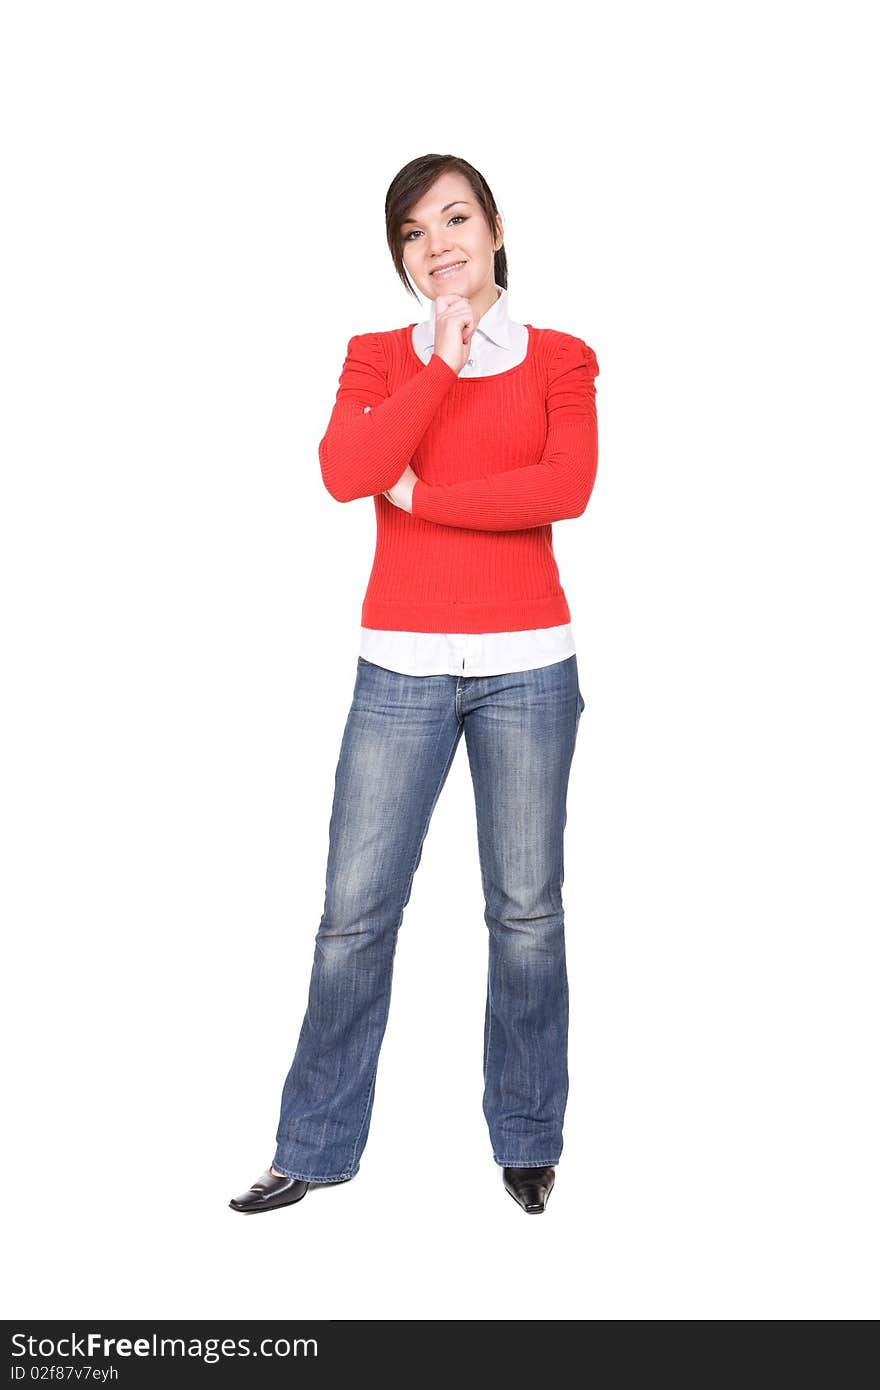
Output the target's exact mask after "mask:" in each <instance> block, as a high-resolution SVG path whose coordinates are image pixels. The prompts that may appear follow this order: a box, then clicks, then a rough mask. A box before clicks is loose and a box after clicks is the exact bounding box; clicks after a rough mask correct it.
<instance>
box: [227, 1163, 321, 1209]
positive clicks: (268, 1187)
mask: <svg viewBox="0 0 880 1390" xmlns="http://www.w3.org/2000/svg"><path fill="white" fill-rule="evenodd" d="M308 1190H309V1184H308V1183H307V1182H306V1181H305V1179H304V1178H279V1177H278V1176H277V1175H276V1174H275V1173H273V1172H272V1169H271V1168H267V1169H266V1171H265V1173H261V1174H260V1176H259V1177H258V1178H257V1181H256V1182H255V1183H251V1186H250V1187H249V1188H248V1190H247V1192H242V1194H241V1196H240V1197H233V1198H232V1201H231V1202H230V1203H229V1205H230V1206H231V1207H232V1209H233V1211H247V1212H254V1211H274V1210H275V1208H276V1207H289V1206H291V1205H292V1203H293V1202H301V1201H302V1199H303V1197H305V1195H306V1193H307V1192H308Z"/></svg>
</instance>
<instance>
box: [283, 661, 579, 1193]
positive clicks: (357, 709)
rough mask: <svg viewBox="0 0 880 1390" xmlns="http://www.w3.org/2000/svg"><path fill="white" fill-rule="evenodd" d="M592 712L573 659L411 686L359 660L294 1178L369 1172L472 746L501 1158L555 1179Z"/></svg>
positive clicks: (303, 1064)
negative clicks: (412, 903) (411, 932)
mask: <svg viewBox="0 0 880 1390" xmlns="http://www.w3.org/2000/svg"><path fill="white" fill-rule="evenodd" d="M584 704H585V702H584V699H583V696H582V694H581V691H580V686H579V682H578V670H577V657H576V656H570V657H568V658H567V659H565V660H564V661H557V662H553V663H552V664H551V665H549V666H540V667H536V668H534V669H532V670H528V671H513V672H509V673H507V674H505V675H493V676H451V675H438V676H407V675H402V674H400V673H399V672H397V671H390V670H388V669H386V668H385V667H383V666H377V665H374V664H373V663H372V662H370V661H366V660H364V658H363V657H358V664H357V676H356V680H355V686H354V694H353V699H352V703H351V708H350V710H349V713H348V718H347V721H346V725H345V731H344V733H343V737H342V747H341V750H340V755H339V762H338V766H337V769H336V784H335V792H334V797H333V810H332V814H331V818H330V850H329V857H328V862H327V879H326V896H325V902H324V912H323V915H322V917H321V922H320V926H319V928H318V932H317V936H316V938H315V953H314V961H313V966H312V973H311V980H310V984H309V995H308V1005H307V1008H306V1013H305V1017H304V1019H303V1023H302V1028H301V1030H300V1035H299V1041H298V1043H297V1047H296V1053H295V1055H294V1058H293V1062H292V1064H291V1067H290V1071H289V1072H288V1075H287V1078H286V1081H285V1083H284V1088H283V1093H282V1099H281V1115H280V1120H279V1123H278V1131H277V1135H276V1142H277V1149H276V1152H275V1156H274V1158H273V1160H272V1164H273V1167H275V1168H276V1169H278V1171H279V1172H282V1173H284V1174H286V1175H287V1176H288V1177H292V1178H304V1179H308V1181H310V1182H344V1181H347V1180H348V1179H349V1178H352V1177H354V1175H355V1173H356V1172H357V1171H358V1168H359V1166H360V1160H361V1155H362V1153H363V1150H364V1147H365V1145H366V1142H367V1136H368V1133H369V1128H370V1116H371V1113H372V1109H373V1099H374V1095H375V1086H376V1070H377V1066H378V1061H379V1052H380V1048H381V1046H382V1040H383V1037H384V1034H385V1027H386V1023H387V1020H388V1010H389V1006H390V1002H391V979H392V969H393V962H394V954H395V950H396V946H397V936H398V929H399V927H400V925H401V921H402V919H403V912H404V908H405V907H406V905H407V903H408V902H409V898H410V892H411V889H412V882H413V877H414V875H415V871H416V869H417V868H418V865H419V861H420V859H421V856H422V845H423V843H424V839H425V836H426V834H427V830H428V826H429V824H430V821H431V815H432V813H433V810H434V807H435V805H436V804H437V800H438V798H439V796H440V793H441V791H442V789H443V785H444V783H445V781H446V778H447V776H448V773H449V769H450V767H451V766H452V759H453V758H454V756H455V752H456V749H457V748H458V743H459V740H460V738H461V736H462V734H464V738H465V744H466V747H467V753H468V761H469V763H470V770H471V778H472V781H473V786H474V796H475V802H476V812H477V836H478V844H479V855H480V868H481V872H482V881H483V894H484V898H485V912H484V920H485V922H486V925H487V927H488V983H487V994H486V1014H485V1026H484V1033H483V1079H484V1092H483V1112H484V1115H485V1118H486V1123H487V1125H488V1129H489V1137H490V1141H491V1145H492V1153H493V1157H494V1159H495V1162H496V1163H498V1164H501V1165H504V1166H512V1167H521V1168H528V1167H543V1166H545V1165H549V1164H553V1165H555V1164H556V1163H558V1161H559V1157H560V1154H561V1152H562V1125H563V1118H564V1114H565V1106H566V1102H567V1099H568V976H567V972H566V960H565V936H564V912H563V904H562V883H563V831H564V829H565V823H566V798H567V792H568V782H569V771H570V767H571V760H572V756H573V754H574V749H575V743H576V739H577V730H578V725H579V722H580V717H581V713H582V711H583V709H584ZM451 1147H453V1146H452V1145H450V1144H446V1145H445V1146H444V1148H443V1151H444V1152H447V1153H448V1152H449V1151H450V1148H451Z"/></svg>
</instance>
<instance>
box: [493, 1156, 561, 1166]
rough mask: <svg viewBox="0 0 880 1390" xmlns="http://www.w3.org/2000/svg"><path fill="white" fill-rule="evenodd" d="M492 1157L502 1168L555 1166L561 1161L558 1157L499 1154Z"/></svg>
mask: <svg viewBox="0 0 880 1390" xmlns="http://www.w3.org/2000/svg"><path fill="white" fill-rule="evenodd" d="M492 1157H493V1158H494V1159H495V1162H496V1163H497V1164H498V1165H499V1167H501V1168H555V1167H556V1165H557V1164H558V1162H559V1159H558V1158H499V1157H498V1155H497V1154H493V1155H492Z"/></svg>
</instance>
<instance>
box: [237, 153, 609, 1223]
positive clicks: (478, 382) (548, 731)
mask: <svg viewBox="0 0 880 1390" xmlns="http://www.w3.org/2000/svg"><path fill="white" fill-rule="evenodd" d="M385 208H386V231H387V236H388V244H389V247H390V249H391V254H392V258H393V260H394V264H395V268H396V270H397V273H398V275H399V276H400V278H401V280H402V281H403V283H404V285H406V287H407V289H408V290H409V292H410V293H414V291H413V289H412V286H411V283H410V281H411V282H413V283H414V284H415V286H416V288H417V289H418V290H420V291H421V292H422V294H423V295H424V296H425V297H426V298H427V299H428V300H430V301H431V315H430V318H429V319H427V320H426V321H425V322H423V323H419V324H410V325H408V326H407V327H406V328H400V329H395V330H391V331H388V332H381V333H365V334H361V335H358V336H356V337H354V338H352V339H351V340H350V342H349V344H348V352H347V355H346V358H345V362H344V364H343V368H342V375H341V377H340V380H339V389H338V392H337V395H336V401H335V404H334V407H333V411H332V414H331V417H330V421H329V424H328V427H327V431H326V433H325V435H324V438H323V439H322V440H321V443H320V445H319V451H318V452H319V458H320V463H321V471H322V476H323V480H324V483H325V485H326V487H327V489H328V490H329V492H330V493H331V495H332V496H333V497H334V498H336V499H337V500H338V501H340V502H349V501H352V500H354V499H355V498H362V497H372V498H373V499H374V505H375V511H376V523H377V535H376V552H375V558H374V562H373V568H372V572H371V574H370V578H369V583H368V586H367V591H366V596H365V598H364V601H363V607H362V614H361V620H362V627H361V647H360V655H359V656H358V661H357V674H356V680H355V685H354V693H353V699H352V704H351V708H350V711H349V714H348V719H347V722H346V726H345V731H344V733H343V738H342V748H341V752H340V756H339V762H338V766H337V770H336V785H335V793H334V799H333V810H332V815H331V820H330V850H329V859H328V864H327V878H326V897H325V904H324V912H323V916H322V918H321V922H320V926H319V928H318V932H317V936H316V939H315V953H314V962H313V966H312V974H311V981H310V985H309V997H308V1007H307V1010H306V1014H305V1018H304V1019H303V1023H302V1028H301V1031H300V1034H299V1041H298V1044H297V1048H296V1053H295V1056H294V1058H293V1063H292V1065H291V1067H290V1071H289V1073H288V1075H287V1079H286V1081H285V1083H284V1087H283V1093H282V1100H281V1115H280V1120H279V1124H278V1130H277V1134H276V1149H275V1154H274V1157H273V1160H272V1164H271V1165H270V1167H269V1168H267V1169H266V1170H265V1172H263V1173H262V1175H261V1176H260V1177H259V1178H258V1179H257V1181H256V1182H255V1183H253V1184H252V1186H251V1187H250V1188H249V1189H248V1191H247V1192H244V1193H243V1194H242V1195H241V1196H239V1197H236V1198H233V1199H232V1201H231V1202H230V1206H231V1207H233V1208H234V1209H235V1210H236V1211H243V1212H257V1211H272V1210H275V1209H277V1208H279V1207H282V1206H289V1205H290V1204H291V1203H293V1202H297V1201H299V1200H300V1199H301V1198H302V1197H304V1196H305V1194H306V1192H307V1191H308V1189H309V1186H310V1185H311V1184H317V1183H339V1182H347V1181H349V1180H350V1179H351V1178H353V1177H354V1175H355V1174H356V1173H357V1171H358V1168H359V1166H360V1160H361V1155H362V1153H363V1150H364V1147H365V1144H366V1141H367V1135H368V1132H369V1127H370V1116H371V1113H372V1108H373V1098H374V1089H375V1082H376V1070H377V1065H378V1059H379V1051H380V1048H381V1045H382V1040H383V1037H384V1033H385V1026H386V1022H387V1018H388V1009H389V1004H390V997H391V978H392V965H393V959H394V952H395V948H396V944H397V935H398V930H399V927H400V924H401V921H402V919H403V912H404V908H405V907H406V905H407V903H408V901H409V897H410V891H411V887H412V881H413V876H414V874H415V871H416V869H417V868H418V865H419V861H420V859H421V854H422V845H423V842H424V838H425V835H426V833H427V830H428V825H429V823H430V820H431V815H432V813H433V810H434V807H435V805H436V803H437V799H438V797H439V795H440V792H441V791H442V789H443V785H444V783H445V781H446V777H447V774H448V772H449V769H450V767H451V765H452V759H453V757H454V755H455V752H456V749H457V747H458V743H459V740H460V738H461V736H462V734H463V735H464V739H465V745H466V747H467V753H468V760H469V763H470V771H471V777H472V780H473V786H474V794H475V799H476V811H477V830H478V844H479V855H480V866H481V872H482V881H483V891H484V897H485V921H486V925H487V926H488V929H489V937H488V949H489V969H488V988H487V998H486V1014H485V1028H484V1039H483V1076H484V1083H485V1085H484V1095H483V1111H484V1114H485V1118H486V1123H487V1125H488V1129H489V1137H490V1141H491V1145H492V1154H493V1157H494V1160H495V1162H496V1163H497V1164H498V1165H499V1166H500V1167H501V1169H502V1174H503V1183H504V1187H505V1188H506V1190H507V1191H508V1192H509V1193H510V1194H511V1196H513V1197H514V1198H515V1199H516V1201H517V1202H518V1203H519V1205H520V1206H521V1207H522V1208H523V1210H525V1211H527V1212H529V1213H537V1212H542V1211H543V1210H544V1208H545V1205H546V1202H547V1198H548V1196H549V1193H550V1191H551V1189H552V1187H553V1183H554V1180H555V1170H556V1165H557V1163H558V1161H559V1157H560V1154H561V1151H562V1126H563V1117H564V1112H565V1106H566V1101H567V1097H568V1065H567V1043H568V979H567V974H566V961H565V943H564V913H563V904H562V882H563V831H564V827H565V823H566V795H567V790H568V781H569V770H570V767H571V760H572V755H573V753H574V748H575V741H576V736H577V729H578V723H579V720H580V716H581V711H582V710H583V708H584V699H583V696H582V694H581V690H580V686H579V681H578V668H577V657H576V655H575V648H574V641H573V638H572V630H571V626H570V616H571V615H570V612H569V608H568V604H567V601H566V597H565V594H564V592H563V589H562V586H561V584H560V580H559V574H558V570H557V566H556V561H555V559H554V555H553V539H552V523H553V522H554V521H560V520H562V519H563V518H570V517H577V516H580V515H581V514H582V512H583V511H584V509H585V507H586V505H587V502H588V500H589V497H590V493H591V491H592V488H593V482H594V479H595V475H596V464H597V452H598V451H597V427H596V404H595V384H594V383H595V377H596V375H597V373H598V364H597V362H596V357H595V354H594V353H593V350H592V348H590V347H588V346H587V345H586V343H585V342H584V341H583V340H582V339H580V338H577V337H574V336H572V335H570V334H568V333H563V332H560V331H557V330H554V329H548V328H534V327H533V326H532V325H531V324H520V323H516V322H514V321H513V320H512V319H511V318H510V317H509V315H508V303H507V258H506V254H505V251H504V245H503V243H504V229H503V225H502V220H501V217H500V215H499V213H498V209H497V207H496V204H495V200H494V198H493V196H492V193H491V191H490V189H489V187H488V185H487V183H486V181H485V179H484V178H483V177H482V175H481V174H480V173H479V172H478V171H477V170H476V169H474V168H473V166H472V165H470V164H468V163H467V162H466V161H465V160H463V159H459V158H456V157H454V156H451V155H442V156H441V155H428V156H426V157H424V158H420V159H417V160H414V161H412V163H410V164H408V165H406V167H405V168H404V169H402V170H401V172H400V173H399V174H398V175H397V177H396V178H395V179H394V181H393V183H392V184H391V187H390V189H389V191H388V195H387V198H386V205H385ZM453 1147H454V1146H453V1145H450V1144H447V1145H445V1146H444V1152H445V1153H448V1152H449V1151H450V1149H451V1148H453Z"/></svg>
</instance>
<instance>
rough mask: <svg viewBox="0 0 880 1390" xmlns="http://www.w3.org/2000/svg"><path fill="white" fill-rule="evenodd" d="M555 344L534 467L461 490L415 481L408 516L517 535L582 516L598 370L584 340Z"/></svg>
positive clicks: (593, 446)
mask: <svg viewBox="0 0 880 1390" xmlns="http://www.w3.org/2000/svg"><path fill="white" fill-rule="evenodd" d="M560 338H561V341H560V343H559V345H558V346H557V348H556V351H555V353H554V354H553V356H552V358H551V363H550V368H549V371H548V383H547V439H546V442H545V445H544V451H543V454H542V457H541V458H540V459H539V460H538V462H537V463H532V464H527V465H526V466H525V467H522V468H509V469H504V470H502V471H501V472H498V473H485V474H483V475H482V477H479V478H469V479H468V480H467V481H466V482H460V483H446V484H439V483H431V484H428V483H425V482H423V481H422V480H421V479H419V481H418V482H417V483H416V484H415V485H414V487H413V493H412V514H413V516H415V517H420V518H421V519H422V520H424V521H433V522H439V523H440V524H442V525H444V526H459V527H463V528H464V529H466V530H472V531H520V530H526V529H527V528H528V527H531V526H545V525H547V523H548V522H553V521H563V520H565V519H566V518H570V517H576V516H580V515H581V514H582V513H583V512H584V511H585V510H586V506H587V503H588V501H589V500H590V494H591V492H592V490H593V483H594V482H595V479H596V467H597V464H598V429H597V422H596V387H595V378H596V377H597V376H598V374H599V364H598V362H597V361H596V354H595V353H594V352H593V349H592V348H591V347H588V346H587V344H586V343H585V342H584V341H583V340H582V339H581V338H576V337H574V336H573V335H572V334H570V333H563V334H561V335H560Z"/></svg>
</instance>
